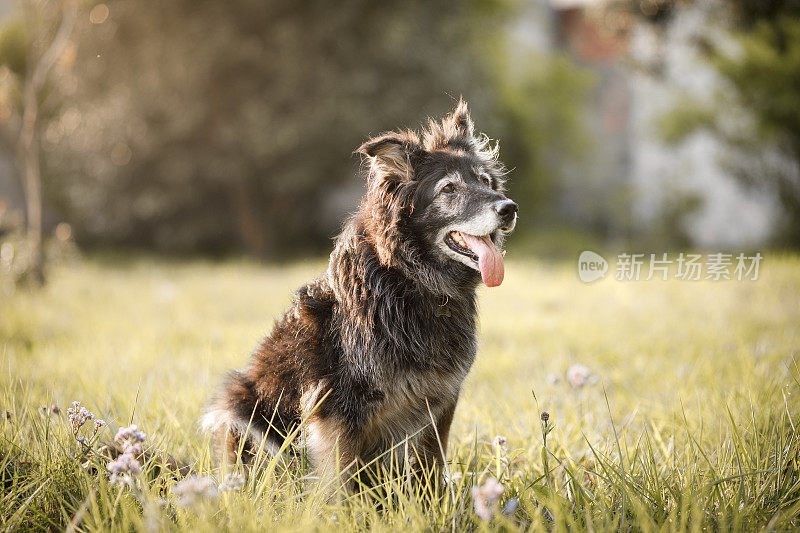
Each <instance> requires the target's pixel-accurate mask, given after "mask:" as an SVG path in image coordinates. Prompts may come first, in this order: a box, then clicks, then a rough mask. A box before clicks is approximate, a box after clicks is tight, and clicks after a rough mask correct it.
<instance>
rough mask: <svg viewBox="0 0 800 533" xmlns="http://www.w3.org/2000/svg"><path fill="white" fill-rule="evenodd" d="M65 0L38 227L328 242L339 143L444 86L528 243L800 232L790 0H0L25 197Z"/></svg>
mask: <svg viewBox="0 0 800 533" xmlns="http://www.w3.org/2000/svg"><path fill="white" fill-rule="evenodd" d="M70 6H72V7H73V8H74V9H75V10H76V11H77V18H76V22H75V25H74V28H72V29H71V31H70V34H69V40H68V42H67V43H66V44H65V45H64V46H63V49H59V53H58V58H57V61H56V62H55V64H54V65H53V66H52V68H51V69H49V70H48V72H47V75H46V77H45V79H44V82H43V83H42V84H41V87H39V88H38V89H37V90H36V103H37V106H36V111H37V113H36V115H35V117H36V120H35V128H34V134H35V135H34V141H35V142H33V145H34V147H35V148H36V149H37V150H39V149H41V150H40V153H39V155H36V154H34V156H35V159H36V161H39V160H40V161H41V176H40V181H41V182H42V183H43V187H42V189H43V191H44V200H43V202H44V223H43V228H44V231H47V232H51V231H52V230H53V228H55V227H56V225H57V224H58V223H60V222H65V223H67V224H69V226H68V227H69V232H66V231H65V230H64V231H62V236H63V235H64V234H66V233H68V240H70V241H71V242H77V243H78V244H80V245H81V246H83V247H98V246H102V247H108V246H112V247H117V248H118V247H134V248H140V249H146V250H151V251H157V252H167V253H173V254H175V253H177V254H183V253H203V254H213V255H220V254H227V253H240V252H245V253H247V254H249V255H252V256H255V257H259V258H267V259H274V258H280V257H285V256H291V255H298V254H309V253H319V252H321V251H323V250H327V248H328V247H329V245H330V244H329V243H330V240H329V239H330V238H331V237H332V236H333V235H335V234H336V232H337V230H338V228H339V225H340V223H341V220H342V219H343V218H344V216H345V215H346V213H347V212H348V211H350V210H352V209H353V208H354V207H355V205H356V202H357V199H358V197H359V196H360V194H361V192H362V183H361V178H360V177H359V176H358V171H359V167H360V164H361V161H360V160H359V159H358V158H357V157H356V156H354V155H353V154H352V151H353V149H354V148H355V147H356V146H358V145H359V144H360V143H361V142H362V141H363V140H364V139H365V138H366V137H367V136H369V135H371V134H377V133H379V132H381V131H383V130H386V129H393V128H397V127H412V128H413V127H416V126H418V125H419V124H421V123H423V122H424V121H425V119H426V117H427V116H441V115H442V114H444V113H446V112H447V111H448V110H449V109H450V108H451V107H452V105H453V103H454V100H456V99H457V98H458V97H459V96H460V95H463V96H464V97H465V98H466V99H467V100H468V101H469V103H470V106H471V109H472V112H473V117H474V118H475V120H476V123H477V125H478V127H479V129H480V130H482V131H484V132H486V133H487V134H489V135H490V136H491V137H492V138H495V139H500V140H501V156H502V159H503V160H504V161H505V162H506V164H507V165H508V167H509V168H511V169H512V174H511V192H510V194H511V195H512V197H513V198H514V199H515V200H517V202H518V203H519V204H520V205H521V223H520V226H519V230H518V232H517V234H516V235H515V237H514V238H515V240H516V241H517V243H518V244H517V245H518V246H519V249H521V250H523V249H531V250H534V251H536V252H538V253H542V252H544V253H549V252H554V253H556V254H558V253H559V250H560V251H561V253H564V252H565V251H566V252H568V253H572V252H573V251H574V249H578V248H583V247H588V246H611V247H614V246H616V247H617V248H619V247H620V246H628V247H630V246H650V247H655V246H659V247H662V248H664V247H666V248H670V247H676V246H694V247H701V248H702V247H711V246H717V247H719V246H727V247H731V246H747V247H753V246H764V245H768V244H770V243H775V242H782V243H789V244H792V245H797V244H798V243H800V233H798V232H800V230H798V228H800V207H799V206H800V192H798V191H799V190H800V186H798V172H797V162H798V158H800V112H798V109H800V106H798V104H800V97H798V94H799V91H798V87H800V83H798V78H799V77H800V59H798V58H800V22H798V20H800V19H798V17H797V14H798V3H797V2H794V1H781V0H758V1H756V0H732V1H730V2H722V1H714V0H706V1H687V0H681V1H671V0H630V1H625V0H621V1H592V0H536V1H530V2H525V1H522V0H492V1H478V0H474V1H468V2H457V3H452V2H444V1H421V0H419V1H410V2H402V3H386V2H370V1H366V0H347V1H343V2H336V3H332V2H320V1H317V2H309V3H305V4H303V6H302V8H300V7H299V6H298V5H296V4H291V3H286V2H278V1H271V0H237V1H236V2H227V3H220V2H207V1H199V2H198V1H193V2H192V1H188V0H175V1H171V2H155V1H152V0H139V1H134V0H109V1H107V2H102V3H99V2H97V1H96V0H81V1H77V0H22V1H20V2H10V1H8V0H0V22H1V23H2V29H0V64H1V65H2V66H0V126H1V127H0V132H2V133H3V135H2V136H1V137H0V204H2V205H3V206H4V207H3V209H5V211H7V212H8V213H12V211H15V210H20V209H21V210H23V211H26V209H25V205H24V204H25V202H24V201H21V200H20V198H22V197H28V196H30V195H29V194H28V192H27V191H28V189H29V188H30V187H29V185H30V180H27V181H26V178H25V176H27V175H28V174H26V172H25V171H24V168H25V165H24V163H25V161H30V160H31V157H34V156H30V154H28V156H26V155H25V153H24V151H23V150H21V149H20V146H21V144H20V138H21V137H20V135H21V133H20V132H21V125H22V123H23V122H24V121H23V120H22V117H23V115H24V112H25V108H26V104H25V101H24V98H23V95H24V90H25V87H26V83H29V81H30V78H31V74H30V73H31V69H32V68H33V67H36V66H37V65H40V64H42V58H43V57H45V52H46V50H47V48H48V46H51V45H52V44H53V43H54V42H55V40H56V36H57V33H58V31H59V29H60V28H61V27H62V26H63V25H64V20H66V14H68V13H69V11H68V8H70ZM698 21H699V22H698ZM687 28H693V30H692V31H691V32H687V30H686V29H687ZM648 49H653V50H655V52H654V53H653V54H651V57H649V58H645V59H644V60H643V59H642V57H643V55H644V52H645V51H646V50H648ZM680 50H691V53H686V54H684V56H680V55H677V51H680ZM695 56H697V57H695ZM697 58H699V60H698V59H697ZM682 72H684V73H689V75H688V76H687V75H684V74H681V73H682ZM696 73H699V74H696ZM698 76H699V77H700V78H701V79H703V80H712V81H710V82H708V81H705V82H703V83H700V84H698V83H694V85H693V86H694V88H693V89H692V90H689V89H691V84H688V85H687V84H686V83H683V82H684V78H693V77H698ZM651 87H656V88H657V90H658V92H653V91H651V90H650V88H651ZM687 87H688V88H687ZM665 102H666V104H665ZM654 110H655V111H654ZM702 131H705V132H707V133H705V134H702V135H711V136H712V137H713V138H714V142H713V143H711V144H709V143H708V142H706V141H705V140H702V139H701V140H700V141H697V140H696V138H697V136H698V135H701V134H700V133H698V132H702ZM709 132H710V133H709ZM693 139H695V140H694V141H693ZM681 146H684V148H680V147H681ZM686 146H688V148H687V147H686ZM26 157H27V158H26ZM716 159H719V165H718V166H719V168H717V167H713V168H711V167H707V165H709V164H710V163H708V162H709V161H711V160H716ZM4 161H5V163H4ZM698 161H699V163H698ZM15 164H16V167H15ZM708 168H710V171H709V170H708ZM3 173H5V174H8V175H11V174H13V175H14V178H19V179H16V180H9V179H6V180H5V185H4V182H3V179H2V178H4V177H7V176H3V175H2V174H3ZM729 178H734V179H729ZM735 179H738V181H739V183H740V184H741V183H745V184H746V186H747V187H749V189H748V188H747V187H745V188H744V189H743V190H739V189H736V188H732V189H731V187H733V185H730V184H728V183H727V182H728V181H731V182H732V181H734V180H735ZM9 183H19V184H21V185H22V186H21V187H17V189H16V190H17V192H15V190H14V186H11V185H9ZM26 183H27V184H28V188H26ZM8 191H11V192H10V193H9V192H8ZM19 191H22V192H23V193H24V194H19ZM752 191H756V192H757V193H758V198H761V196H764V198H766V200H758V201H756V200H755V199H754V198H755V197H756V195H755V193H753V192H752ZM4 193H7V194H6V196H5V197H4ZM723 193H724V194H723ZM15 195H16V199H15ZM773 198H774V199H777V202H778V203H779V206H774V205H772V203H770V202H771V201H772V200H771V199H773ZM29 205H30V202H29ZM28 211H29V209H28ZM743 215H747V216H743ZM750 215H752V216H751V218H748V216H750ZM773 219H775V220H777V221H778V222H775V223H773V222H772V221H773ZM9 220H22V219H20V217H19V216H17V215H14V216H11V215H7V216H6V222H7V224H6V225H8V224H9V223H8V221H9ZM732 224H734V225H735V224H739V225H740V226H741V228H740V227H736V226H732ZM22 225H23V226H25V224H24V223H23V224H22ZM754 225H755V226H758V227H759V229H758V231H755V230H754V231H753V232H751V233H752V234H751V233H748V232H747V231H745V230H747V229H748V228H749V227H750V226H754ZM773 225H774V226H776V227H779V228H780V231H779V232H776V233H775V235H777V238H779V239H782V240H775V238H776V237H775V235H773V233H771V229H770V228H772V226H773ZM27 226H28V234H29V235H30V233H31V232H30V226H31V222H30V215H29V216H28V224H27ZM762 226H763V227H762ZM709 228H711V229H709ZM793 230H794V231H793ZM0 231H2V232H3V234H5V235H6V236H9V235H11V234H12V233H13V234H14V235H20V234H22V233H24V231H23V230H21V229H19V228H17V229H15V230H14V231H11V230H8V229H6V230H0ZM2 238H3V237H2V235H0V239H2ZM526 243H527V244H528V246H527V247H526V246H525V244H526ZM15 249H16V250H21V248H19V247H17V248H15ZM9 254H10V252H9ZM9 254H7V255H9ZM17 255H19V254H17ZM23 255H24V254H23ZM33 257H34V259H33V260H34V262H35V257H36V254H34V255H33Z"/></svg>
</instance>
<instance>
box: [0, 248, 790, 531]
mask: <svg viewBox="0 0 800 533" xmlns="http://www.w3.org/2000/svg"><path fill="white" fill-rule="evenodd" d="M323 268H324V263H323V262H312V263H303V264H291V265H286V266H260V265H256V264H253V263H246V262H226V263H210V262H202V261H195V262H185V263H184V262H168V261H161V260H153V259H147V258H132V259H131V258H127V259H125V260H117V261H110V260H108V259H105V260H101V259H93V260H85V261H82V262H79V263H77V264H74V265H72V266H65V267H60V268H58V269H56V270H55V271H54V272H53V273H52V275H51V283H50V284H49V285H48V286H47V287H46V288H45V289H44V290H42V291H40V292H17V293H15V294H11V295H2V296H0V354H2V363H3V364H2V369H1V370H2V375H0V410H8V411H10V414H9V418H8V419H7V420H5V421H2V420H0V426H2V437H0V454H2V455H1V456H0V476H2V483H3V494H2V499H0V516H1V517H2V522H0V527H2V528H3V529H6V528H22V529H28V528H29V529H45V528H55V529H64V528H66V527H68V526H69V525H70V524H73V525H74V526H75V527H77V529H79V530H81V529H83V530H99V529H117V530H130V529H163V528H174V529H190V530H200V531H202V530H218V529H227V530H231V531H239V530H244V531H248V530H263V529H265V528H266V529H286V530H297V531H307V530H309V529H341V530H350V529H374V530H396V529H399V528H403V529H409V530H442V529H452V528H455V529H469V528H481V527H490V528H499V527H505V528H512V529H513V528H519V529H534V530H542V529H557V530H559V529H565V528H577V529H584V528H585V529H608V528H613V529H617V528H622V529H640V530H700V529H703V528H712V529H721V530H726V529H743V530H751V529H754V528H765V527H768V526H769V527H774V528H776V529H792V528H797V527H800V519H798V513H799V512H800V504H799V503H798V502H800V474H799V473H798V460H800V458H799V457H798V453H800V445H798V442H797V439H798V434H797V431H795V427H796V425H797V424H798V423H799V422H800V420H799V419H798V415H800V409H798V399H797V398H798V395H800V385H799V384H798V381H797V379H798V375H799V374H800V371H799V370H798V366H797V365H798V363H797V362H796V359H797V358H798V354H797V351H798V347H800V260H798V258H796V257H779V256H770V255H768V256H767V258H766V259H765V261H764V263H763V264H762V272H761V278H760V279H759V280H758V281H754V282H753V281H749V282H745V281H741V282H740V281H724V282H687V281H669V282H662V281H653V282H618V281H615V280H613V279H606V280H602V281H600V282H597V283H594V284H591V285H585V284H583V283H581V282H580V281H579V280H578V278H577V275H576V272H575V269H574V266H573V265H572V264H571V263H563V264H548V263H542V262H538V261H535V260H529V261H510V262H509V263H508V265H507V276H506V281H505V282H504V283H503V285H502V286H501V287H499V288H497V289H485V288H484V289H481V291H480V295H479V298H480V309H481V320H480V322H481V326H480V351H479V356H478V360H477V362H476V365H475V367H474V369H473V371H472V373H471V374H470V376H469V378H468V380H467V384H466V386H465V389H464V391H463V394H462V397H461V402H460V404H459V407H458V410H457V412H456V419H455V422H454V425H453V429H452V432H451V440H450V450H449V454H448V455H449V456H450V459H451V462H450V466H449V469H450V474H451V479H452V483H451V484H450V485H449V486H447V487H440V488H441V490H439V491H428V492H424V491H423V493H422V494H414V493H413V491H412V492H409V491H408V490H407V484H406V482H407V479H406V478H405V477H404V475H403V472H402V467H400V468H399V470H400V472H397V471H394V472H392V473H391V475H385V476H382V478H381V482H382V483H384V485H385V486H384V487H383V490H381V491H378V492H375V491H373V492H372V493H365V494H362V495H357V496H351V497H349V498H347V499H346V500H345V501H344V502H343V503H341V502H338V501H335V500H332V501H328V502H327V503H326V502H325V499H324V497H322V496H321V495H320V494H319V493H317V492H316V491H315V490H314V484H313V483H312V482H311V481H310V480H309V479H308V478H307V474H308V472H307V471H306V470H305V469H304V467H303V464H302V461H301V460H297V461H294V462H293V463H292V464H290V465H288V466H287V465H286V464H285V463H281V462H274V463H269V461H270V459H269V458H268V457H266V458H264V460H265V464H269V465H270V466H265V467H264V468H261V469H260V470H259V473H257V474H256V475H254V476H252V477H251V478H250V479H249V480H248V483H247V485H246V486H245V488H244V490H243V491H242V492H224V493H220V495H219V497H218V498H217V499H216V500H213V501H209V502H208V503H205V504H202V505H199V506H195V507H192V508H189V509H184V508H181V507H179V506H177V505H176V502H175V497H174V495H173V493H172V491H171V489H170V488H171V487H172V485H173V484H174V483H175V482H176V479H174V476H171V475H169V474H168V473H166V472H165V471H163V470H158V468H157V466H158V464H157V463H159V460H160V459H159V457H155V458H153V459H151V461H150V463H148V464H147V465H146V468H145V470H146V475H145V476H144V477H143V478H142V482H141V483H140V484H139V489H137V490H138V492H137V491H120V489H119V488H118V487H116V486H111V485H109V483H108V480H107V476H106V474H105V473H104V471H103V464H104V463H103V459H101V458H99V457H95V455H94V453H95V452H88V453H87V452H86V450H85V449H82V448H81V447H80V445H78V444H77V443H76V442H75V441H74V439H73V437H72V435H71V433H70V431H69V428H68V423H67V421H66V416H65V414H64V411H65V410H66V408H67V407H68V406H69V405H70V403H71V402H72V401H73V400H82V401H83V402H84V405H86V406H87V407H89V408H90V409H92V410H93V411H94V412H95V413H96V414H97V415H98V416H100V417H103V418H104V419H105V420H107V421H108V422H109V425H110V427H109V428H108V429H107V430H106V431H105V433H104V440H105V441H110V440H111V439H112V438H113V435H114V431H116V428H117V427H118V426H121V425H128V424H129V423H131V422H133V423H136V424H138V425H139V427H140V428H142V429H143V430H144V431H145V432H147V434H148V436H149V442H150V446H151V447H152V448H153V449H154V450H155V451H158V452H165V453H167V454H170V455H171V456H173V457H175V458H178V459H179V460H181V461H185V462H187V463H189V464H191V465H192V467H193V469H194V471H195V472H196V473H198V474H199V475H214V476H216V477H217V481H222V479H221V475H220V474H219V473H218V472H215V471H214V470H213V468H212V462H211V458H210V446H209V442H208V440H207V438H206V437H205V436H204V435H202V434H200V433H199V432H198V429H197V419H198V418H199V415H200V413H201V409H202V407H203V405H204V404H205V403H206V402H207V400H208V399H209V397H210V395H211V394H212V393H213V391H214V390H215V388H216V387H217V385H218V384H219V382H220V380H221V379H222V376H223V375H224V373H225V372H226V371H227V370H229V369H230V368H234V367H238V366H242V365H243V364H244V363H245V361H246V360H247V357H248V354H249V353H250V351H251V349H252V348H253V347H254V346H255V343H256V342H257V340H258V339H259V338H260V337H261V336H262V335H264V334H265V333H267V332H268V330H269V328H270V327H271V325H272V322H273V321H274V319H275V318H277V317H278V316H279V314H280V313H281V311H282V310H283V309H285V308H286V306H287V305H288V304H289V301H290V297H291V291H292V290H293V289H294V288H295V287H297V286H298V285H299V284H301V283H302V282H304V281H307V280H308V279H310V278H311V277H313V276H315V275H317V274H318V273H319V272H320V271H321V270H322V269H323ZM573 364H582V365H586V366H587V367H588V368H590V369H591V370H592V372H593V373H594V375H595V376H596V377H597V381H596V383H594V384H592V385H587V386H585V387H583V388H579V389H573V388H572V387H571V386H570V385H569V384H568V383H567V382H566V380H565V371H566V370H567V368H568V367H569V366H570V365H573ZM554 377H558V378H559V379H558V382H557V383H556V382H555V381H556V380H555V379H554ZM53 404H56V405H59V406H60V407H61V409H62V413H61V414H60V415H56V416H45V415H42V414H41V413H40V412H39V407H40V406H51V405H53ZM542 411H547V412H548V413H549V415H550V418H549V422H548V424H549V425H548V428H547V430H548V434H547V453H543V450H544V447H543V433H544V429H545V428H543V424H542V422H541V420H540V414H541V412H542ZM551 428H552V430H550V429H551ZM496 435H503V436H505V437H506V448H507V449H501V448H500V447H498V446H493V445H492V441H493V440H494V438H495V436H496ZM98 447H99V444H98V445H96V446H95V449H97V448H98ZM398 450H400V451H398V452H397V453H398V454H400V455H402V453H408V452H403V451H402V449H401V448H398ZM489 476H493V477H496V478H499V479H500V481H501V483H502V484H503V485H504V487H505V493H504V495H503V497H502V499H501V501H500V504H499V507H498V511H499V510H500V509H502V508H503V507H508V509H509V512H508V513H507V514H502V513H500V512H498V514H497V515H496V517H495V518H494V520H493V521H492V522H489V523H484V522H482V521H481V519H480V518H478V516H476V515H475V513H474V511H473V501H472V497H471V494H470V489H471V487H472V486H473V485H474V484H478V485H480V484H482V483H483V482H485V480H486V479H487V478H488V477H489ZM434 494H436V495H434ZM438 494H442V495H441V496H439V495H438ZM511 500H513V501H511ZM509 502H510V503H509ZM515 506H517V508H516V510H513V508H514V507H515ZM512 511H513V512H512Z"/></svg>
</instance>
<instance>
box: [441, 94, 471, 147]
mask: <svg viewBox="0 0 800 533" xmlns="http://www.w3.org/2000/svg"><path fill="white" fill-rule="evenodd" d="M448 122H449V126H450V127H451V128H452V130H451V131H448V132H447V133H449V134H450V135H451V136H456V135H463V136H464V137H466V138H468V139H469V138H472V137H473V136H474V134H475V124H474V123H473V122H472V117H470V116H469V108H468V107H467V102H465V101H464V98H459V99H458V104H456V108H455V109H454V110H453V113H452V114H451V115H449V116H448V117H445V124H446V126H447V125H448V124H447V123H448ZM446 129H448V130H450V128H446Z"/></svg>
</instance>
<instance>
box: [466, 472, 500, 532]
mask: <svg viewBox="0 0 800 533" xmlns="http://www.w3.org/2000/svg"><path fill="white" fill-rule="evenodd" d="M505 491H506V489H505V487H504V486H503V485H502V483H500V482H499V481H497V480H496V479H495V478H493V477H490V478H489V479H487V480H486V481H485V482H484V483H483V485H481V486H480V487H472V503H473V505H474V506H475V514H477V515H478V517H479V518H480V519H481V520H483V521H485V522H489V521H490V520H491V519H492V518H494V515H495V514H496V512H497V504H498V502H499V501H500V498H501V497H502V496H503V493H505Z"/></svg>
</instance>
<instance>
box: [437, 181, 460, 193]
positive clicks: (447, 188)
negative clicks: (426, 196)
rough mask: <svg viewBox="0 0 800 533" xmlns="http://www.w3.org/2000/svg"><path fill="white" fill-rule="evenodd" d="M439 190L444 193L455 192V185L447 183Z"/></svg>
mask: <svg viewBox="0 0 800 533" xmlns="http://www.w3.org/2000/svg"><path fill="white" fill-rule="evenodd" d="M440 192H443V193H444V194H450V193H454V192H456V186H455V185H453V184H452V183H448V184H447V185H445V186H444V187H442V190H441V191H440Z"/></svg>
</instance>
